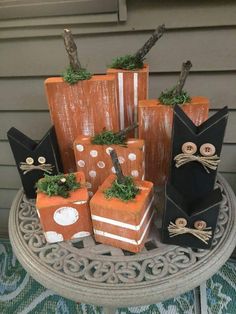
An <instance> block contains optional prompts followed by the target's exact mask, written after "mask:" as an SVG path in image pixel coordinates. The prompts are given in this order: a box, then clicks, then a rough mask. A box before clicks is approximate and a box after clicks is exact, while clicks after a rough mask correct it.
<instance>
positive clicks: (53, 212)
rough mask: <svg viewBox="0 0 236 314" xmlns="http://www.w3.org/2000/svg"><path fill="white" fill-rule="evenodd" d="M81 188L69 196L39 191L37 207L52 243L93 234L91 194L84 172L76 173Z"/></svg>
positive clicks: (46, 234)
mask: <svg viewBox="0 0 236 314" xmlns="http://www.w3.org/2000/svg"><path fill="white" fill-rule="evenodd" d="M75 175H76V179H77V182H80V183H81V186H82V187H81V188H80V189H77V190H75V191H74V192H71V193H70V196H69V197H68V198H64V197H61V196H48V195H46V194H44V193H37V198H36V209H37V212H38V215H39V218H40V223H41V225H42V228H43V231H44V233H45V237H46V240H47V241H48V242H50V243H54V242H60V241H64V240H70V239H74V238H79V237H82V236H86V235H87V236H88V235H89V234H92V222H91V215H90V209H89V202H88V200H89V196H88V191H87V189H86V187H85V177H84V174H83V172H77V173H75Z"/></svg>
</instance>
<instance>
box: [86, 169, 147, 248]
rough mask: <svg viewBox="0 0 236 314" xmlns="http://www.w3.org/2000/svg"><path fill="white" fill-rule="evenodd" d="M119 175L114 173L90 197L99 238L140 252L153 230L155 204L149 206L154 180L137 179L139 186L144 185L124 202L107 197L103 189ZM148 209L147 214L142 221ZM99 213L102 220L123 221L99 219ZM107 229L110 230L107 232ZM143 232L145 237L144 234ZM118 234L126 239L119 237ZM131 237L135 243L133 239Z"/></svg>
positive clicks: (95, 232) (104, 241)
mask: <svg viewBox="0 0 236 314" xmlns="http://www.w3.org/2000/svg"><path fill="white" fill-rule="evenodd" d="M115 178H116V176H115V175H110V176H109V177H108V178H107V179H106V180H105V181H104V183H103V184H102V185H101V186H100V188H99V190H98V191H97V192H96V194H95V195H94V196H93V198H92V199H91V201H90V209H91V214H92V223H93V229H94V236H95V239H96V241H98V242H100V243H104V244H108V245H112V246H114V247H118V248H121V249H124V250H127V251H131V252H134V253H137V252H140V251H141V250H142V248H143V247H144V242H145V240H146V238H147V236H148V233H149V228H150V219H151V217H152V213H153V208H152V206H150V208H149V209H148V207H149V205H150V203H151V201H152V198H153V184H152V183H151V182H148V181H141V180H135V181H136V184H137V186H139V187H140V193H139V194H137V195H136V197H135V199H133V200H132V201H128V202H123V201H121V200H119V199H117V198H112V199H106V198H105V196H104V193H103V192H104V191H105V190H106V189H108V188H109V187H110V186H111V185H112V182H113V181H114V180H115ZM147 210H148V212H147ZM146 212H147V214H146V216H145V218H144V221H143V223H142V224H141V221H142V219H143V217H144V215H145V213H146ZM95 217H99V218H100V220H103V219H104V218H107V219H110V220H113V221H114V220H115V221H116V222H118V223H119V225H115V223H114V222H112V221H111V222H108V221H98V220H97V218H95ZM122 223H123V224H129V225H132V226H133V227H135V226H138V225H140V228H139V229H138V230H130V229H129V228H126V227H124V226H122ZM97 231H99V232H97ZM104 233H108V234H107V235H105V234H104ZM144 233H145V235H144ZM143 235H144V237H142V236H143ZM116 236H118V237H122V238H124V239H116V238H115V237H116ZM140 239H141V240H140ZM130 240H131V241H132V242H133V243H130V242H129V241H130Z"/></svg>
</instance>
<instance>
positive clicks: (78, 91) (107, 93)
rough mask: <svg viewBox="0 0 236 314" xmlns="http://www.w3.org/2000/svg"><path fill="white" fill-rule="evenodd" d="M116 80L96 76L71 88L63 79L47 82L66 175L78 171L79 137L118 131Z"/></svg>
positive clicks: (48, 96)
mask: <svg viewBox="0 0 236 314" xmlns="http://www.w3.org/2000/svg"><path fill="white" fill-rule="evenodd" d="M115 84H116V83H115V78H114V77H113V76H111V75H94V76H92V78H91V79H89V80H84V81H80V82H78V83H76V84H73V85H69V84H68V83H66V82H64V81H63V79H62V78H60V77H55V78H49V79H47V80H46V81H45V88H46V95H47V100H48V105H49V111H50V115H51V120H52V122H53V124H54V125H55V130H56V134H57V138H58V142H59V148H60V152H61V157H62V162H63V167H64V172H73V171H74V170H75V169H76V166H75V159H74V153H73V142H74V140H75V138H76V137H77V136H78V135H79V134H83V135H86V136H88V135H94V134H95V133H98V132H100V131H102V130H103V129H104V128H106V129H107V130H115V131H118V130H119V119H118V105H117V98H116V86H115Z"/></svg>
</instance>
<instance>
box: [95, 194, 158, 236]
mask: <svg viewBox="0 0 236 314" xmlns="http://www.w3.org/2000/svg"><path fill="white" fill-rule="evenodd" d="M153 200H154V196H153V197H152V199H151V201H150V203H149V205H148V207H147V209H146V211H145V213H144V215H143V218H142V220H141V222H140V224H139V225H136V226H135V225H131V224H127V223H125V222H122V221H119V220H113V219H110V218H106V217H102V216H97V215H92V220H95V221H100V222H105V223H107V224H110V225H113V226H117V227H121V228H125V229H130V230H135V231H138V230H140V229H141V227H142V225H143V223H144V221H145V218H146V217H147V214H148V213H149V211H150V208H151V205H152V202H153Z"/></svg>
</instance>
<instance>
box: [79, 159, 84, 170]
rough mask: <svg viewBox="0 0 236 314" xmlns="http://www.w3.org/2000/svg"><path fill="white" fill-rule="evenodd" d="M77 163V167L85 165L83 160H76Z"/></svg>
mask: <svg viewBox="0 0 236 314" xmlns="http://www.w3.org/2000/svg"><path fill="white" fill-rule="evenodd" d="M77 164H78V166H79V167H81V168H83V167H84V166H85V161H84V160H78V162H77Z"/></svg>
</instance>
